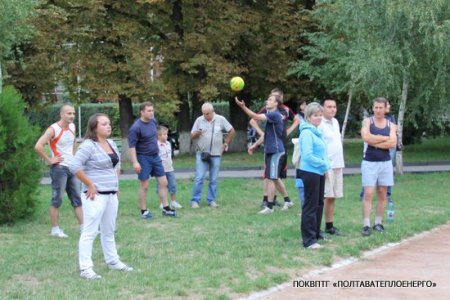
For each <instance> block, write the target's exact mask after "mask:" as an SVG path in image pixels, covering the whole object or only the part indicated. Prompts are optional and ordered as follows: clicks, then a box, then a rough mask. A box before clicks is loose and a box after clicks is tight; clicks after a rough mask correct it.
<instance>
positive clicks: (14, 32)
mask: <svg viewBox="0 0 450 300" xmlns="http://www.w3.org/2000/svg"><path fill="white" fill-rule="evenodd" d="M34 4H35V1H33V0H17V1H10V0H0V32H1V34H0V93H1V92H2V86H3V71H2V70H3V64H4V59H5V58H6V57H7V56H8V55H9V54H10V51H11V48H12V47H13V46H14V45H16V44H18V43H20V41H22V40H24V39H26V38H27V37H29V35H30V34H31V28H30V26H29V24H28V23H27V19H28V17H29V16H30V14H31V12H32V8H33V6H34Z"/></svg>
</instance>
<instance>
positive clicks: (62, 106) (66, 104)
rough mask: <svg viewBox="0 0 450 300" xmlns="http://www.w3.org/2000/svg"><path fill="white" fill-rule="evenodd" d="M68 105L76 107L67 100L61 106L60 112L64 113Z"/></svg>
mask: <svg viewBox="0 0 450 300" xmlns="http://www.w3.org/2000/svg"><path fill="white" fill-rule="evenodd" d="M66 107H72V108H75V106H73V104H72V103H70V102H66V103H64V104H63V105H61V107H60V108H59V113H62V112H63V110H64V108H66Z"/></svg>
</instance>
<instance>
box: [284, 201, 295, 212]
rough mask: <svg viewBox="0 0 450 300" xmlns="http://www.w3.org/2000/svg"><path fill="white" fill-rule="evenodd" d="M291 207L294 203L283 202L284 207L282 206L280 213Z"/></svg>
mask: <svg viewBox="0 0 450 300" xmlns="http://www.w3.org/2000/svg"><path fill="white" fill-rule="evenodd" d="M292 206H294V203H293V202H290V201H289V202H284V205H283V207H282V208H281V210H282V211H286V210H288V209H289V208H291V207H292Z"/></svg>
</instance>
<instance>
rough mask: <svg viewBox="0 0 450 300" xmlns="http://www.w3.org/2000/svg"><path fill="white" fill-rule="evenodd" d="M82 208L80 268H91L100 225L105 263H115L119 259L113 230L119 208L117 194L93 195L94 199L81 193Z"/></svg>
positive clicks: (79, 245)
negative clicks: (93, 249) (93, 248)
mask: <svg viewBox="0 0 450 300" xmlns="http://www.w3.org/2000/svg"><path fill="white" fill-rule="evenodd" d="M81 201H82V204H83V206H82V209H83V224H84V225H83V230H82V232H81V236H80V241H79V243H78V248H79V254H78V256H79V258H78V259H79V263H80V270H85V269H88V268H92V267H93V266H94V264H93V262H92V247H93V244H94V240H95V238H96V236H97V234H98V229H99V227H100V242H101V244H102V249H103V256H104V258H105V262H106V263H107V264H115V263H117V262H118V261H119V255H118V254H117V249H116V240H115V237H114V231H115V228H116V218H117V212H118V209H119V201H118V199H117V194H111V195H101V194H97V195H95V198H94V200H91V199H87V197H86V194H85V193H81Z"/></svg>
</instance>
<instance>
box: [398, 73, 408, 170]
mask: <svg viewBox="0 0 450 300" xmlns="http://www.w3.org/2000/svg"><path fill="white" fill-rule="evenodd" d="M407 99H408V78H407V76H406V75H404V76H403V86H402V98H401V100H400V108H399V111H398V120H397V139H398V141H397V144H400V145H402V144H403V142H402V138H403V120H404V117H405V109H406V100H407ZM395 169H396V172H397V173H398V174H401V175H403V151H397V154H396V164H395Z"/></svg>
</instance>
